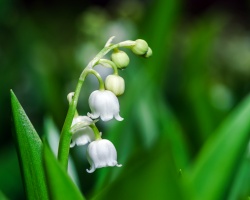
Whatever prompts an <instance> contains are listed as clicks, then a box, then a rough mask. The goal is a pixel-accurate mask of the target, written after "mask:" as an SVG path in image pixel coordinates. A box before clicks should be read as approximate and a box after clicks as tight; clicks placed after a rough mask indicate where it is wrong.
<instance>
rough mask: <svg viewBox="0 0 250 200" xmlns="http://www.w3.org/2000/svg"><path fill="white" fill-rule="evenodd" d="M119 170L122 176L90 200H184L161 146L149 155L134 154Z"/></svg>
mask: <svg viewBox="0 0 250 200" xmlns="http://www.w3.org/2000/svg"><path fill="white" fill-rule="evenodd" d="M122 168H124V169H125V170H123V173H122V174H121V175H120V176H119V177H118V178H117V179H116V180H114V181H113V182H112V183H111V184H108V185H106V186H104V187H103V189H102V190H100V191H99V193H96V196H94V198H93V199H95V200H98V199H119V200H123V199H124V200H127V199H178V200H182V199H185V194H184V192H183V189H182V187H181V185H180V182H181V181H180V179H179V178H180V177H179V175H178V170H176V168H175V167H174V166H173V160H172V158H171V151H170V150H169V148H168V144H166V143H165V142H161V143H159V144H157V145H156V146H154V147H153V148H152V149H151V151H147V150H145V151H143V152H139V153H137V154H136V155H135V156H134V157H133V158H132V159H130V160H129V162H127V163H125V164H124V165H123V166H122Z"/></svg>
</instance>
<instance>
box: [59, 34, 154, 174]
mask: <svg viewBox="0 0 250 200" xmlns="http://www.w3.org/2000/svg"><path fill="white" fill-rule="evenodd" d="M113 38H114V37H111V38H110V39H109V40H108V41H107V43H106V45H105V47H104V48H103V49H102V50H101V51H100V52H99V53H98V54H97V55H96V57H95V58H94V59H93V60H92V61H90V62H89V64H88V65H87V67H86V68H85V69H84V70H83V72H82V73H81V75H80V78H79V81H78V84H77V86H76V89H75V91H74V92H71V93H69V95H68V101H69V104H70V107H69V110H68V114H67V117H66V120H65V123H64V126H63V129H62V132H61V136H60V143H59V150H58V159H59V162H60V163H61V164H62V165H63V166H64V167H65V168H67V165H68V155H69V149H70V147H71V148H73V147H75V146H79V145H88V148H87V159H88V161H89V163H90V169H87V172H88V173H92V172H94V171H95V170H96V169H97V168H101V167H107V166H110V167H113V166H117V167H121V166H122V165H121V164H118V162H117V152H116V149H115V147H114V145H113V144H112V142H111V141H109V140H106V139H102V136H105V134H103V135H102V134H101V132H99V130H98V128H97V126H96V125H95V123H96V122H97V121H98V119H99V118H100V119H101V120H102V121H109V120H111V119H113V118H115V119H116V120H117V121H122V120H123V118H122V117H121V116H120V114H119V112H120V105H119V101H118V98H117V96H120V95H122V94H123V93H124V90H125V81H124V79H123V78H122V77H121V76H119V73H118V70H120V69H125V68H126V67H127V66H128V64H129V57H128V55H127V54H126V53H125V52H124V51H121V50H120V49H119V48H122V47H123V48H124V47H125V48H128V49H130V50H132V52H133V53H134V54H136V55H139V56H142V57H145V58H147V57H149V56H151V55H152V50H151V49H150V47H149V46H148V44H147V42H146V41H144V40H141V39H138V40H135V41H131V40H127V41H123V42H120V43H117V44H112V40H113ZM110 51H113V52H112V54H111V60H108V59H104V58H103V57H104V56H105V55H106V54H107V53H109V52H110ZM96 65H101V66H103V67H109V68H112V69H113V74H111V75H108V76H107V77H106V79H105V81H103V79H102V77H101V76H100V74H99V73H98V72H97V71H96V70H95V69H94V67H95V66H96ZM89 74H93V75H95V77H96V78H97V79H98V82H99V89H98V90H95V91H93V92H92V93H91V94H90V96H89V107H90V110H91V112H90V113H87V115H86V116H80V115H78V112H77V109H76V107H77V102H78V97H79V94H80V91H81V87H82V85H83V83H84V80H85V78H86V76H87V75H89Z"/></svg>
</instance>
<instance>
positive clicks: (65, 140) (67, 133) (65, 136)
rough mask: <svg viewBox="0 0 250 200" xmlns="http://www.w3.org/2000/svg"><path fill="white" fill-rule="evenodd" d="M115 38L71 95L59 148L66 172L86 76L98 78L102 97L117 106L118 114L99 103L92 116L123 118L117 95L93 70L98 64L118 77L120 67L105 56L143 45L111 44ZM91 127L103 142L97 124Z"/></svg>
mask: <svg viewBox="0 0 250 200" xmlns="http://www.w3.org/2000/svg"><path fill="white" fill-rule="evenodd" d="M113 38H114V37H111V38H110V39H109V40H108V41H107V43H106V45H105V47H104V48H103V49H102V50H101V51H100V52H99V53H98V54H97V55H96V57H95V58H94V59H93V60H91V61H90V62H89V64H88V65H87V66H86V68H85V69H84V70H83V71H82V73H81V75H80V77H79V80H78V83H77V86H76V89H75V92H74V93H72V94H73V97H72V94H71V96H69V98H70V100H69V109H68V112H67V116H66V119H65V122H64V125H63V128H62V131H61V135H60V141H59V148H58V160H59V163H60V164H61V165H62V166H63V168H64V169H65V170H67V167H68V157H69V150H70V143H71V139H72V134H74V133H73V132H72V131H71V126H72V121H73V118H74V117H78V113H77V110H76V107H77V102H78V98H79V95H80V91H81V88H82V85H83V83H84V81H85V78H86V76H87V75H88V74H93V75H95V76H96V78H97V79H98V81H99V92H101V93H103V94H102V95H106V96H107V98H108V99H111V101H112V102H113V103H114V104H115V106H116V109H115V112H116V113H110V111H109V112H106V110H105V109H103V108H99V107H100V105H109V104H110V103H109V102H106V103H104V104H103V103H101V104H100V103H99V104H97V105H94V107H93V108H95V106H97V107H96V109H98V110H94V111H95V112H94V114H92V116H97V115H98V116H97V117H99V116H100V117H101V119H106V121H107V120H109V119H111V118H113V114H114V117H115V118H116V119H117V120H119V121H121V120H122V118H121V117H120V116H119V102H117V101H118V100H117V99H116V96H115V94H113V93H112V92H110V91H108V90H105V85H104V82H103V80H102V78H101V76H100V75H99V73H98V72H97V71H95V70H94V69H93V68H94V66H96V65H97V64H101V65H103V66H104V67H112V68H113V70H114V75H116V76H118V69H117V68H118V66H117V64H116V63H114V62H112V61H110V60H107V59H102V58H103V56H105V55H106V54H107V53H109V52H110V51H111V50H116V51H117V50H118V48H119V47H125V48H130V49H132V48H135V47H137V46H139V47H140V44H141V43H138V42H135V41H131V40H127V41H123V42H120V43H118V44H112V43H111V42H112V39H113ZM140 48H141V47H140ZM124 54H126V53H125V52H124ZM120 57H123V58H124V57H126V55H122V56H120ZM116 60H118V62H121V64H123V63H125V61H126V62H127V64H128V61H129V60H128V59H127V58H126V59H125V60H124V59H123V60H124V61H120V60H119V56H118V59H117V58H116ZM127 64H126V65H127ZM109 82H110V81H109ZM111 83H112V82H111ZM110 88H112V89H113V87H110ZM113 90H114V89H113ZM116 90H117V89H116ZM101 93H100V94H101ZM109 93H111V94H112V95H111V94H109ZM118 93H119V94H120V93H121V94H122V93H123V91H118ZM100 94H99V95H98V96H100ZM98 96H97V99H100V98H99V97H98ZM113 96H114V97H113ZM99 111H102V112H104V111H105V113H104V114H106V116H103V115H102V113H99ZM107 114H108V115H107ZM89 127H90V128H91V129H92V130H93V132H94V135H95V140H101V133H100V132H99V130H98V129H97V127H96V126H95V123H92V124H90V125H89ZM76 140H77V138H76ZM77 141H79V140H77ZM112 148H113V147H112Z"/></svg>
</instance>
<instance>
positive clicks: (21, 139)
mask: <svg viewBox="0 0 250 200" xmlns="http://www.w3.org/2000/svg"><path fill="white" fill-rule="evenodd" d="M10 94H11V105H12V113H13V119H14V124H15V130H16V131H15V132H14V138H15V140H16V146H17V151H18V155H19V163H20V166H21V171H22V175H23V181H24V186H25V191H26V195H27V198H28V199H37V200H39V199H42V200H44V199H48V192H47V188H46V182H45V176H44V171H43V164H42V146H43V145H42V141H41V139H40V138H39V136H38V134H37V132H36V130H35V129H34V127H33V125H32V124H31V122H30V120H29V118H28V117H27V115H26V114H25V112H24V110H23V108H22V106H21V105H20V103H19V101H18V99H17V98H16V96H15V94H14V93H13V91H11V92H10Z"/></svg>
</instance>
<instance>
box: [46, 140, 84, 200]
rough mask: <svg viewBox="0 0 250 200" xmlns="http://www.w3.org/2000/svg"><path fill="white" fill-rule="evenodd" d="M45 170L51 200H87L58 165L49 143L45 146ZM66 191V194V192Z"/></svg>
mask: <svg viewBox="0 0 250 200" xmlns="http://www.w3.org/2000/svg"><path fill="white" fill-rule="evenodd" d="M43 156H44V168H45V173H46V178H47V183H48V185H49V192H50V197H51V199H55V200H57V199H58V200H68V199H74V200H78V199H79V200H84V199H85V198H84V197H83V195H82V194H81V192H80V191H79V190H78V188H77V187H76V186H75V184H74V183H73V181H72V180H71V179H70V178H69V176H68V175H67V173H66V172H65V170H63V168H62V166H61V165H60V164H59V163H58V161H57V160H56V158H55V157H54V155H53V153H52V152H51V150H50V148H49V146H48V144H47V143H45V145H44V153H43ZM64 191H66V192H64Z"/></svg>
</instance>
